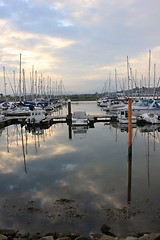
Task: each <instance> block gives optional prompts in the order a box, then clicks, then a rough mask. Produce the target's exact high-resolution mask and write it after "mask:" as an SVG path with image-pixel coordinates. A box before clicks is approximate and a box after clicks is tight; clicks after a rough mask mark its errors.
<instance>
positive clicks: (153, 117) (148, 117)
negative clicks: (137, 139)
mask: <svg viewBox="0 0 160 240" xmlns="http://www.w3.org/2000/svg"><path fill="white" fill-rule="evenodd" d="M137 122H138V123H149V124H160V116H158V115H157V114H155V113H152V112H146V113H143V114H141V115H140V116H139V117H137Z"/></svg>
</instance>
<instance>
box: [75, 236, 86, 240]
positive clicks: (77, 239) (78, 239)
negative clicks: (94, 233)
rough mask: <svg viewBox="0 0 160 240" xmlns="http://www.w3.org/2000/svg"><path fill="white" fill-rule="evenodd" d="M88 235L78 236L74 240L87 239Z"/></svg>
mask: <svg viewBox="0 0 160 240" xmlns="http://www.w3.org/2000/svg"><path fill="white" fill-rule="evenodd" d="M89 239H90V237H84V236H79V237H77V238H76V239H75V240H89Z"/></svg>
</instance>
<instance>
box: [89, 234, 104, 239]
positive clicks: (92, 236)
mask: <svg viewBox="0 0 160 240" xmlns="http://www.w3.org/2000/svg"><path fill="white" fill-rule="evenodd" d="M90 236H91V239H93V240H97V239H99V238H101V237H102V236H103V234H102V233H91V235H90Z"/></svg>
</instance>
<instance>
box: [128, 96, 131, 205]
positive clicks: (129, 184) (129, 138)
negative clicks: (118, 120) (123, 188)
mask: <svg viewBox="0 0 160 240" xmlns="http://www.w3.org/2000/svg"><path fill="white" fill-rule="evenodd" d="M131 187H132V99H128V196H127V200H128V204H130V203H131Z"/></svg>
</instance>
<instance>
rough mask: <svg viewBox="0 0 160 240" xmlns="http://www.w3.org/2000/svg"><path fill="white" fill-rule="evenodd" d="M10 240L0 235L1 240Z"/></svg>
mask: <svg viewBox="0 0 160 240" xmlns="http://www.w3.org/2000/svg"><path fill="white" fill-rule="evenodd" d="M7 239H8V238H7V237H6V236H4V235H3V234H0V240H7Z"/></svg>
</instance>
